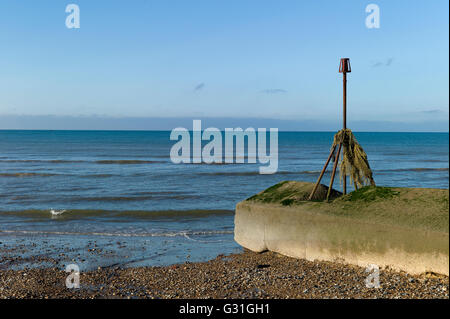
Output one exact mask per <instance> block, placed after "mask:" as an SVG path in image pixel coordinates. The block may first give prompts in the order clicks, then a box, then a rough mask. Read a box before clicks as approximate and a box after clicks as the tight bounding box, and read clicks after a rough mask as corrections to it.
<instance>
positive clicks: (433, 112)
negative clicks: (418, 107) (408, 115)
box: [420, 109, 445, 114]
mask: <svg viewBox="0 0 450 319" xmlns="http://www.w3.org/2000/svg"><path fill="white" fill-rule="evenodd" d="M420 113H425V114H440V113H445V112H444V111H443V110H439V109H432V110H424V111H420Z"/></svg>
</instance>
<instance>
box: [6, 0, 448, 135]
mask: <svg viewBox="0 0 450 319" xmlns="http://www.w3.org/2000/svg"><path fill="white" fill-rule="evenodd" d="M70 3H74V4H77V5H78V6H79V8H80V28H79V29H68V28H67V27H66V24H65V21H66V17H67V15H68V13H66V12H65V8H66V6H67V5H68V4H70ZM371 3H374V4H377V5H378V6H379V8H380V28H378V29H377V28H372V29H369V28H367V27H366V23H365V21H366V17H367V15H368V13H366V11H365V9H366V6H367V5H368V4H371ZM448 12H449V4H448V1H447V0H433V1H419V0H414V1H411V0H395V1H391V0H390V1H387V0H384V1H375V0H373V1H362V0H345V1H344V0H339V1H338V0H321V1H312V0H305V1H300V0H292V1H291V0H283V1H268V0H258V1H256V0H227V1H225V0H215V1H211V0H192V1H186V0H177V1H175V0H164V1H163V0H159V1H155V0H146V1H144V0H132V1H122V0H116V1H102V0H96V1H92V0H68V1H62V0H40V1H32V0H20V1H19V0H2V1H1V2H0V128H2V127H1V126H3V128H34V127H39V128H43V127H42V126H44V127H45V126H46V125H48V126H49V127H48V128H52V124H51V122H52V121H51V119H55V118H57V119H58V118H59V119H62V120H63V121H65V122H64V123H66V124H67V125H68V126H70V125H71V124H73V125H72V126H73V128H77V125H79V124H76V123H80V121H81V122H82V121H83V119H91V121H87V122H88V123H92V124H89V125H91V126H89V127H88V128H95V119H96V118H107V119H108V118H109V119H111V118H113V119H115V121H116V120H117V119H119V120H120V119H124V121H126V123H127V125H128V127H129V128H131V129H133V125H134V124H133V123H134V122H133V121H135V120H136V119H137V121H139V119H151V118H160V119H161V121H162V122H161V121H159V122H158V124H159V125H157V126H158V128H159V127H160V126H161V125H162V126H164V125H163V124H164V123H167V126H168V127H167V128H169V126H170V125H173V121H170V118H184V119H186V118H187V119H190V118H192V119H195V118H227V119H233V118H235V119H239V120H240V122H242V121H241V120H242V119H246V118H249V119H265V120H268V121H269V120H277V121H278V122H277V123H282V122H283V121H285V122H289V121H291V122H292V121H294V122H296V123H298V125H299V130H302V127H301V126H302V123H316V122H317V123H319V122H320V123H322V124H323V125H325V124H324V123H332V124H330V126H331V127H330V129H334V127H333V125H334V126H337V125H340V124H338V123H340V122H341V121H342V118H341V116H342V75H341V74H339V73H338V66H339V59H340V58H342V57H348V58H350V61H351V66H352V72H351V73H350V74H348V98H347V101H348V126H349V127H350V128H352V123H355V124H358V125H362V124H361V123H365V122H366V121H370V123H375V124H373V125H372V126H373V127H374V130H376V129H377V124H376V123H379V128H380V129H383V128H385V127H386V125H388V126H389V125H390V126H393V127H396V126H395V125H396V123H399V126H398V127H401V128H402V129H404V130H407V131H414V130H415V128H419V127H420V130H430V131H433V130H436V129H437V130H447V131H448V116H449V115H448V112H449V89H448V87H449V42H448V41H449V40H448V38H449V13H448ZM25 118H26V121H25V120H24V121H22V122H21V119H25ZM11 119H15V122H14V121H11ZM49 119H50V120H49ZM80 119H81V120H80ZM92 119H94V120H93V121H92ZM168 119H169V120H168ZM44 120H45V121H44ZM43 121H44V122H43ZM229 122H230V123H231V124H232V120H229ZM11 123H13V124H11ZM24 123H25V124H24ZM44 123H50V124H44ZM115 123H117V121H116V122H115ZM137 123H138V122H136V127H138V126H139V125H141V124H142V123H141V122H139V123H141V124H139V125H138V124H137ZM149 123H150V122H149ZM151 123H155V122H151ZM267 123H269V122H267ZM386 123H387V124H386ZM244 124H245V121H244ZM64 125H65V124H63V126H64ZM112 125H113V124H112ZM323 125H322V126H323ZM326 125H327V124H326ZM148 126H149V127H148V129H152V128H154V127H156V126H155V124H149V125H148ZM362 127H363V125H362ZM83 128H86V127H83ZM111 128H114V125H113V126H112V127H111ZM139 128H140V126H139ZM306 129H308V130H309V129H314V127H312V128H310V126H308V128H306ZM319 130H321V129H319Z"/></svg>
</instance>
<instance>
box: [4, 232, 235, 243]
mask: <svg viewBox="0 0 450 319" xmlns="http://www.w3.org/2000/svg"><path fill="white" fill-rule="evenodd" d="M0 233H5V234H24V235H72V236H110V237H185V238H187V239H190V240H194V241H198V240H196V239H192V238H191V237H190V236H212V235H228V234H233V233H234V231H230V230H228V231H227V230H224V231H221V230H217V231H216V230H212V231H180V232H165V233H162V232H161V233H107V232H65V231H39V230H0Z"/></svg>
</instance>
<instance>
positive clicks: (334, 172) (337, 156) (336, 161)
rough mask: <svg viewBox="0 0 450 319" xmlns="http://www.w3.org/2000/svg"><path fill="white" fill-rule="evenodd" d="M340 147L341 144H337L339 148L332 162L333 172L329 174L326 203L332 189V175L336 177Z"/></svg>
mask: <svg viewBox="0 0 450 319" xmlns="http://www.w3.org/2000/svg"><path fill="white" fill-rule="evenodd" d="M341 147H342V144H339V148H338V151H337V154H336V158H335V160H334V165H333V172H332V173H331V180H330V186H329V187H328V193H327V201H328V199H329V198H330V194H331V189H332V188H333V182H334V175H336V167H337V165H338V162H339V154H340V153H341Z"/></svg>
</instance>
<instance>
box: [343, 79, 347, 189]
mask: <svg viewBox="0 0 450 319" xmlns="http://www.w3.org/2000/svg"><path fill="white" fill-rule="evenodd" d="M343 93H344V101H343V102H344V114H343V119H344V130H345V129H346V128H347V72H344V92H343ZM343 153H344V154H345V142H344V149H343ZM342 186H343V191H344V195H345V194H347V175H344V178H343V185H342Z"/></svg>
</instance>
